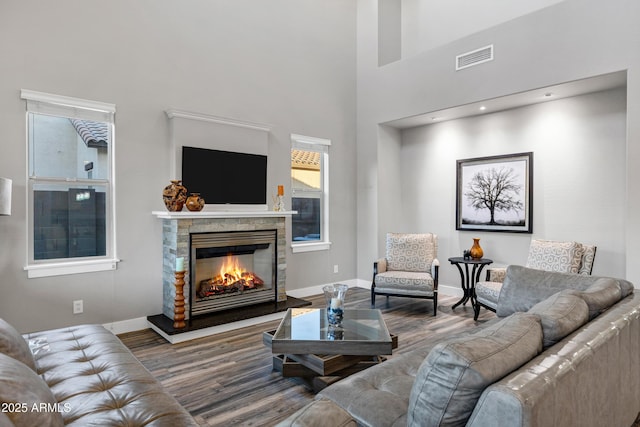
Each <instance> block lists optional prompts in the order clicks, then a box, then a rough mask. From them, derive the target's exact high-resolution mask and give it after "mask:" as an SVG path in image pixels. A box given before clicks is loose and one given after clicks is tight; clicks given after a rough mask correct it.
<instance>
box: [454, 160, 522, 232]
mask: <svg viewBox="0 0 640 427" xmlns="http://www.w3.org/2000/svg"><path fill="white" fill-rule="evenodd" d="M456 171H457V176H456V230H474V231H498V232H509V233H532V232H533V152H527V153H517V154H505V155H499V156H490V157H477V158H473V159H462V160H457V161H456ZM498 190H499V191H498Z"/></svg>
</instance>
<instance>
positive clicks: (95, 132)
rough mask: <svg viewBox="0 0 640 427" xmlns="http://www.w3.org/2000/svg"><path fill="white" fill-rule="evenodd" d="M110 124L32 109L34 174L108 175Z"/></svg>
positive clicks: (97, 176)
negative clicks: (47, 113) (57, 115)
mask: <svg viewBox="0 0 640 427" xmlns="http://www.w3.org/2000/svg"><path fill="white" fill-rule="evenodd" d="M110 126H111V125H110V124H109V123H105V122H95V121H90V120H80V119H68V118H66V117H56V116H48V115H44V114H36V113H29V145H30V154H31V157H30V162H29V173H30V175H31V176H37V177H51V178H77V179H108V178H109V154H108V153H109V151H108V148H109V145H110Z"/></svg>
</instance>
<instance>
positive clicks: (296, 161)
mask: <svg viewBox="0 0 640 427" xmlns="http://www.w3.org/2000/svg"><path fill="white" fill-rule="evenodd" d="M321 158H322V157H321V153H319V152H317V151H309V150H299V149H293V150H291V185H292V187H293V190H294V192H295V191H296V190H304V191H309V190H317V191H322V174H321V173H320V166H321Z"/></svg>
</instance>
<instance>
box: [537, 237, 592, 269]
mask: <svg viewBox="0 0 640 427" xmlns="http://www.w3.org/2000/svg"><path fill="white" fill-rule="evenodd" d="M582 253H583V248H582V245H581V244H580V243H578V242H555V241H552V240H532V241H531V246H530V247H529V256H528V257H527V264H526V266H527V267H529V268H535V269H538V270H545V271H555V272H558V273H578V271H580V264H581V261H582Z"/></svg>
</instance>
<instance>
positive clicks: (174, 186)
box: [162, 179, 187, 212]
mask: <svg viewBox="0 0 640 427" xmlns="http://www.w3.org/2000/svg"><path fill="white" fill-rule="evenodd" d="M162 200H163V201H164V205H165V206H166V207H167V210H168V211H169V212H180V211H181V210H182V207H183V206H184V203H185V202H186V201H187V188H186V187H185V186H183V185H182V180H179V179H173V180H171V184H169V185H167V186H166V187H164V190H162Z"/></svg>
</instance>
